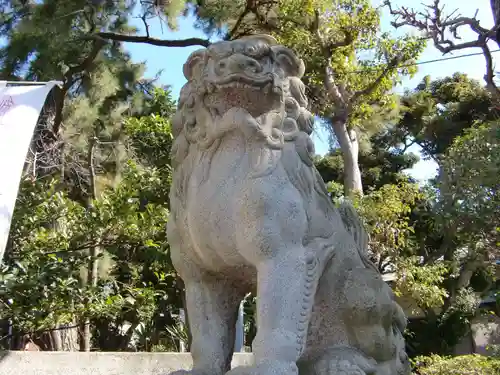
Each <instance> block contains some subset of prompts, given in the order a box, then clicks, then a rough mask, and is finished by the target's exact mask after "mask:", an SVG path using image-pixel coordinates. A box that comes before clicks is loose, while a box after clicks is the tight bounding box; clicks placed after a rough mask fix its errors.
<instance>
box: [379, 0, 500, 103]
mask: <svg viewBox="0 0 500 375" xmlns="http://www.w3.org/2000/svg"><path fill="white" fill-rule="evenodd" d="M384 4H385V5H386V6H387V7H388V8H389V11H390V13H391V15H393V16H395V21H393V22H391V24H392V26H394V27H395V28H398V27H402V26H410V27H414V28H416V29H418V30H420V31H422V32H423V33H424V34H425V38H427V39H431V40H432V41H433V44H434V47H435V48H436V49H437V50H439V51H440V52H442V53H443V54H447V53H449V52H452V51H457V50H463V49H467V48H481V50H482V51H483V55H484V58H485V60H486V70H487V71H486V74H485V76H484V80H485V81H486V85H487V87H488V89H489V90H490V92H491V93H492V94H493V95H494V96H495V97H499V95H500V92H499V90H498V88H497V87H496V85H495V83H494V81H493V78H494V74H493V61H492V58H491V51H490V49H489V47H488V40H493V41H495V42H496V43H497V44H499V45H500V40H499V36H500V21H499V20H498V17H496V16H497V15H496V11H495V9H493V8H492V12H494V13H495V14H494V19H495V22H496V24H495V26H493V27H492V28H491V29H487V28H484V27H482V26H481V25H480V23H479V20H478V19H477V13H478V12H477V11H476V13H475V15H474V17H464V16H461V15H460V14H457V15H455V14H456V12H457V11H456V10H455V11H453V12H451V13H450V14H449V15H447V16H446V15H443V9H444V6H440V0H433V1H432V4H430V5H426V6H425V8H426V10H425V11H421V12H419V11H416V10H414V9H413V8H408V7H400V8H398V9H395V8H393V7H392V4H391V1H390V0H386V1H385V3H384ZM463 26H467V27H468V28H469V29H470V30H472V31H473V32H474V33H475V34H476V35H477V39H475V40H470V41H466V42H461V43H457V42H456V41H459V40H461V37H460V34H459V29H460V28H461V27H463Z"/></svg>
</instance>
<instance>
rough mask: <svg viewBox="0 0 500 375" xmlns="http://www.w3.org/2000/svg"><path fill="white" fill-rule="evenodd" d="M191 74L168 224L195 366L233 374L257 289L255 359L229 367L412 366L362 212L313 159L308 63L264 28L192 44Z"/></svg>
mask: <svg viewBox="0 0 500 375" xmlns="http://www.w3.org/2000/svg"><path fill="white" fill-rule="evenodd" d="M184 74H185V76H186V78H187V79H188V83H186V85H185V86H184V87H183V88H182V90H181V95H180V100H179V109H178V112H177V114H176V116H175V118H174V122H173V130H174V137H175V142H174V147H173V164H174V174H173V184H172V189H171V216H170V218H169V223H168V229H167V230H168V238H169V242H170V245H171V249H172V261H173V263H174V266H175V267H176V269H177V270H178V272H179V274H180V276H181V277H182V278H183V279H184V282H185V286H186V299H187V310H188V316H189V322H190V326H191V332H192V336H193V337H192V339H193V340H192V345H191V353H192V356H193V362H194V363H193V370H192V371H190V372H189V374H195V375H198V374H199V375H222V374H224V373H226V372H227V371H228V370H229V367H230V366H229V365H230V359H231V355H232V351H233V350H232V344H233V342H234V326H235V322H236V312H237V309H238V304H239V302H240V300H241V299H242V298H243V296H244V295H245V293H246V292H248V291H249V290H256V291H257V297H258V306H257V310H258V311H257V323H258V333H257V337H256V339H255V341H254V343H253V352H254V356H255V366H254V367H242V368H235V369H233V370H231V371H229V374H230V375H240V374H241V375H250V374H252V375H253V374H255V375H257V374H258V375H268V374H269V375H271V374H273V375H274V374H276V375H278V374H289V375H292V374H297V373H299V371H300V373H301V374H311V375H312V374H317V375H326V374H331V375H334V374H345V375H355V374H377V375H402V374H407V373H409V368H408V360H407V356H406V353H405V350H404V341H403V338H402V335H401V332H402V331H403V330H404V327H405V324H406V320H405V317H404V314H403V312H402V310H401V309H400V308H399V306H398V305H397V304H396V303H395V302H394V298H393V295H392V292H391V290H390V288H389V287H388V286H387V285H386V283H385V282H384V281H383V280H382V278H381V275H380V274H379V273H378V271H377V270H376V268H375V267H374V266H373V265H372V264H371V263H370V261H369V260H368V258H367V255H366V249H367V235H366V233H365V232H364V229H363V227H362V225H361V223H360V221H359V218H358V217H357V215H356V213H355V211H354V209H353V208H352V207H350V206H349V205H348V204H343V205H342V206H341V207H340V208H337V207H334V206H333V204H332V202H331V200H330V198H329V196H328V193H327V191H326V188H325V185H324V182H323V181H322V179H321V177H320V175H319V173H318V172H317V170H316V169H315V167H314V165H313V159H312V158H313V156H314V145H313V142H312V140H311V138H310V134H311V132H312V127H313V116H312V115H311V113H310V112H309V111H308V110H307V98H306V96H305V87H304V85H303V83H302V82H301V80H300V78H301V77H302V75H303V74H304V64H303V62H302V61H301V60H300V59H298V58H297V56H296V55H295V54H294V53H293V52H292V51H291V50H289V49H287V48H285V47H283V46H280V45H277V44H276V42H275V41H274V40H273V39H272V38H271V37H269V36H264V35H259V36H253V37H250V38H245V39H240V40H236V41H231V42H221V43H216V44H213V45H212V46H210V47H209V48H207V49H203V50H199V51H196V52H194V53H193V54H192V55H191V56H190V57H189V59H188V61H187V62H186V64H185V65H184ZM181 374H187V373H186V372H185V371H180V372H177V373H176V375H181Z"/></svg>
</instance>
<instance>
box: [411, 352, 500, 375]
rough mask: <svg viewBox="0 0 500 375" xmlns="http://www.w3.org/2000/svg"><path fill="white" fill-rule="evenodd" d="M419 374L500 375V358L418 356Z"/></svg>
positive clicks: (415, 365)
mask: <svg viewBox="0 0 500 375" xmlns="http://www.w3.org/2000/svg"><path fill="white" fill-rule="evenodd" d="M413 362H414V363H413V364H414V370H413V371H414V372H413V373H414V374H418V375H500V358H498V357H485V356H482V355H478V354H470V355H463V356H457V357H441V356H439V355H433V356H429V357H417V358H415V360H414V361H413Z"/></svg>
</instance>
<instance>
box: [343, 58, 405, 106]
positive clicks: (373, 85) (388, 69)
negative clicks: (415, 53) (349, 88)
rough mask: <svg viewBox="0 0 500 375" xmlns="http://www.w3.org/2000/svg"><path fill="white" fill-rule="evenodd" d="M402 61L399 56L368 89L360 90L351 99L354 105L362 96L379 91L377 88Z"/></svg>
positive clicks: (390, 62)
mask: <svg viewBox="0 0 500 375" xmlns="http://www.w3.org/2000/svg"><path fill="white" fill-rule="evenodd" d="M400 61H401V59H400V58H399V56H396V57H394V58H393V59H392V60H391V61H389V63H388V64H387V66H386V67H385V68H384V70H383V71H382V73H380V75H379V76H378V77H377V78H376V79H375V80H374V81H373V82H372V83H370V84H369V85H368V86H367V87H365V88H364V89H363V90H359V91H357V92H355V93H354V95H353V96H352V98H351V102H352V103H354V102H355V101H356V100H357V99H359V98H360V97H362V96H365V95H370V94H371V93H372V92H373V91H375V90H376V89H377V87H378V86H379V85H380V83H381V82H382V80H383V79H384V78H385V77H387V75H388V74H389V73H390V72H391V70H393V69H395V68H396V67H397V66H398V64H399V63H400Z"/></svg>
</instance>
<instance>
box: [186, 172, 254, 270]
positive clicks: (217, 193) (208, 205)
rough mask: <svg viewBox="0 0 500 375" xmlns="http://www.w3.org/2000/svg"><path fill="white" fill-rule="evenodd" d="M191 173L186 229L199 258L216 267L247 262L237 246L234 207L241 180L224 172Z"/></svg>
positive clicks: (205, 263)
mask: <svg viewBox="0 0 500 375" xmlns="http://www.w3.org/2000/svg"><path fill="white" fill-rule="evenodd" d="M197 169H198V168H195V171H194V172H195V173H193V174H192V175H191V178H190V181H189V187H188V194H187V200H186V205H185V212H184V217H185V226H184V229H183V230H184V231H185V232H187V233H185V234H186V235H187V237H188V238H189V242H190V243H191V247H192V249H193V251H194V252H195V253H196V257H197V258H198V259H199V260H200V261H201V262H202V263H203V264H204V265H205V266H209V267H210V268H212V269H214V268H217V267H231V266H238V265H241V264H242V263H244V262H245V261H244V259H243V258H242V257H241V256H240V255H239V252H238V250H237V246H236V233H237V230H238V228H237V227H238V221H237V220H235V219H236V218H235V210H237V209H238V206H239V204H238V202H236V201H235V199H237V198H236V196H237V195H238V179H236V178H234V176H233V177H230V176H228V174H227V173H221V171H215V172H214V171H212V172H213V173H210V174H208V175H207V174H205V175H203V174H202V173H198V172H201V171H203V172H204V170H202V169H203V168H202V166H201V165H200V168H199V169H198V170H197Z"/></svg>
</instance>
